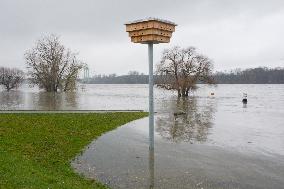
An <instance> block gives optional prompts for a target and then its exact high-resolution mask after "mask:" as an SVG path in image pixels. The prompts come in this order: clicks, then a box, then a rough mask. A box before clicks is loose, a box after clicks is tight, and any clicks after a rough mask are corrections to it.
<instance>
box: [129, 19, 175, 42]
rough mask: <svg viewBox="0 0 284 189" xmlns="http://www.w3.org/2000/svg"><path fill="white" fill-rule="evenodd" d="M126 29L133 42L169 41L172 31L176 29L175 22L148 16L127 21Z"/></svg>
mask: <svg viewBox="0 0 284 189" xmlns="http://www.w3.org/2000/svg"><path fill="white" fill-rule="evenodd" d="M125 25H126V31H127V32H128V33H129V37H131V42H133V43H143V44H147V43H155V44H156V43H169V42H170V39H171V37H172V33H173V32H174V31H175V26H177V25H176V24H175V23H173V22H170V21H167V20H162V19H157V18H147V19H142V20H136V21H133V22H129V23H126V24H125Z"/></svg>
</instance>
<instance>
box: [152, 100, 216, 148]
mask: <svg viewBox="0 0 284 189" xmlns="http://www.w3.org/2000/svg"><path fill="white" fill-rule="evenodd" d="M163 107H165V108H167V109H166V110H164V111H163V110H161V111H162V112H163V113H162V114H161V115H160V116H158V117H157V119H156V131H157V132H158V133H159V134H160V135H161V136H162V137H163V138H164V139H167V140H170V141H173V142H181V141H184V142H196V141H198V142H204V141H206V140H207V136H208V134H209V129H210V128H211V127H212V125H213V119H214V113H215V111H216V104H215V99H214V98H203V99H197V98H195V97H188V98H177V99H173V100H168V101H164V102H163Z"/></svg>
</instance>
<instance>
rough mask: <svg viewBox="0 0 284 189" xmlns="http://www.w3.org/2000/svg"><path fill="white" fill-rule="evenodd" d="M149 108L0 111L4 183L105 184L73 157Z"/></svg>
mask: <svg viewBox="0 0 284 189" xmlns="http://www.w3.org/2000/svg"><path fill="white" fill-rule="evenodd" d="M146 115H147V114H146V113H143V112H140V113H138V112H137V113H136V112H135V113H134V112H128V113H126V112H124V113H123V112H120V113H90V114H72V113H66V114H65V113H64V114H0V188H1V189H2V188H5V189H6V188H45V189H47V188H50V189H51V188H68V189H70V188H84V189H87V188H104V187H103V186H102V185H100V184H99V183H96V182H94V181H90V180H85V179H84V178H82V177H81V176H79V175H77V174H76V173H74V171H73V169H72V168H71V166H70V160H72V159H73V158H74V157H75V156H76V155H77V154H78V153H79V152H80V151H81V150H82V149H83V148H84V147H85V146H86V145H87V144H89V143H90V142H91V141H92V140H93V139H95V138H96V137H98V136H100V135H101V134H102V133H104V132H106V131H110V130H112V129H114V128H116V127H118V126H120V125H123V124H125V123H127V122H129V121H132V120H135V119H138V118H141V117H144V116H146Z"/></svg>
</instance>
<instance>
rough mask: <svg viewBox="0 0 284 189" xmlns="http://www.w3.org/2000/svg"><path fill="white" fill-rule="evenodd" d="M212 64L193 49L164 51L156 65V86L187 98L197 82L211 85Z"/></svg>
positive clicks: (175, 48) (212, 81) (177, 48)
mask: <svg viewBox="0 0 284 189" xmlns="http://www.w3.org/2000/svg"><path fill="white" fill-rule="evenodd" d="M212 71H213V63H212V61H211V60H210V59H209V58H207V57H206V56H204V55H201V54H198V53H197V52H196V49H195V48H194V47H189V48H180V47H174V48H171V49H166V50H165V51H164V52H163V54H162V60H161V62H160V63H159V64H158V65H157V70H156V74H157V81H156V83H157V86H158V87H161V88H164V89H167V90H176V91H177V92H178V96H183V97H184V96H188V94H189V91H190V90H192V89H195V88H196V84H197V82H203V83H208V84H213V83H214V80H213V76H212Z"/></svg>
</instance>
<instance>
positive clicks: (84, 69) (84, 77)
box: [83, 64, 90, 83]
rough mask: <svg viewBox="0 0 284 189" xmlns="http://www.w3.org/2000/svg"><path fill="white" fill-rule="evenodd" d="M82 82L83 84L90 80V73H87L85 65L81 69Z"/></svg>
mask: <svg viewBox="0 0 284 189" xmlns="http://www.w3.org/2000/svg"><path fill="white" fill-rule="evenodd" d="M83 71H84V72H83V81H84V83H86V82H88V80H89V78H90V72H89V67H88V65H87V64H86V65H85V66H84V68H83Z"/></svg>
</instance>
